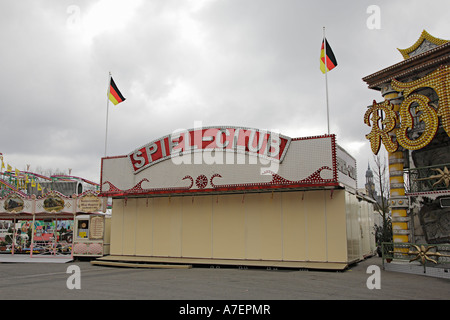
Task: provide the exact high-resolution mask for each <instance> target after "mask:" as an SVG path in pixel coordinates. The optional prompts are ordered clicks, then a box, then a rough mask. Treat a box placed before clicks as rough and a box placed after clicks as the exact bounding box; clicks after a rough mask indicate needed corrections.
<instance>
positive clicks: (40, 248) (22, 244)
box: [0, 191, 107, 260]
mask: <svg viewBox="0 0 450 320" xmlns="http://www.w3.org/2000/svg"><path fill="white" fill-rule="evenodd" d="M105 210H106V199H105V198H101V197H98V194H97V193H96V192H94V191H86V192H84V193H82V194H79V195H73V196H71V197H68V196H65V195H63V194H61V193H59V192H58V191H50V192H48V193H47V194H45V195H43V196H42V197H38V196H36V195H31V196H28V195H27V194H25V193H23V192H19V191H11V192H10V193H9V194H6V195H5V196H4V197H0V220H4V221H5V220H9V221H11V222H12V224H11V226H12V235H11V238H12V239H13V240H12V241H11V243H10V245H9V248H8V249H7V253H10V256H14V255H16V257H17V256H19V254H20V256H21V257H23V254H27V255H29V257H30V258H33V257H43V256H47V257H53V258H65V259H73V257H74V250H73V248H74V243H76V241H75V237H74V234H73V231H74V225H75V224H74V220H76V219H77V217H78V216H79V215H81V214H83V215H88V216H91V215H94V216H96V217H99V218H102V219H105V218H104V216H105V215H104V214H103V213H102V212H105ZM99 218H98V219H99ZM19 222H21V223H20V227H19ZM28 230H30V231H28ZM24 234H27V236H26V237H24V238H25V241H23V240H22V236H23V235H24ZM28 234H29V236H28ZM97 235H98V234H97ZM105 236H107V233H103V237H105ZM104 239H105V238H103V240H101V242H102V245H103V242H104ZM101 252H105V251H104V250H103V249H102V251H101ZM3 253H4V252H3ZM95 256H98V255H95ZM1 258H7V257H6V256H5V255H2V256H1ZM10 260H11V259H10Z"/></svg>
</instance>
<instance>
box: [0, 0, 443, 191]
mask: <svg viewBox="0 0 450 320" xmlns="http://www.w3.org/2000/svg"><path fill="white" fill-rule="evenodd" d="M370 5H376V6H378V8H379V9H380V24H379V27H380V28H379V29H378V28H375V29H371V28H369V27H368V25H367V21H368V20H369V22H373V21H374V20H373V19H372V18H373V17H374V16H373V13H372V12H370V13H367V9H368V7H369V6H370ZM449 9H450V3H449V1H448V0H433V1H427V2H425V1H417V0H416V1H412V0H408V1H406V0H405V1H402V0H391V1H361V0H352V1H336V0H334V1H333V0H322V1H300V0H277V1H275V0H177V1H175V0H145V1H144V0H127V1H113V0H98V1H87V0H85V1H77V0H70V1H64V0H47V1H44V0H42V1H37V0H32V1H31V0H27V1H25V0H21V1H16V0H10V1H8V0H0V10H1V12H2V19H1V20H0V36H1V39H2V45H1V50H0V70H1V72H0V81H1V83H0V90H1V97H2V99H1V116H0V130H1V135H0V139H1V143H0V152H2V153H3V156H4V159H5V162H6V163H8V164H10V165H11V166H12V167H13V168H14V167H16V168H18V169H20V170H26V164H30V165H31V168H30V170H31V171H33V170H35V169H36V168H38V167H41V168H44V169H54V170H56V169H59V170H61V171H65V172H68V171H67V170H68V168H71V169H72V175H75V176H80V177H83V178H87V179H90V180H94V181H96V182H99V181H100V161H101V157H102V156H103V155H104V144H105V124H106V109H107V108H106V105H107V99H106V91H107V84H108V83H107V82H108V72H111V73H112V76H113V78H114V80H115V82H116V84H117V86H118V87H119V89H120V90H121V92H122V94H123V95H124V96H125V97H126V101H125V102H123V103H121V104H119V105H117V106H114V105H113V104H111V103H110V107H109V127H108V130H109V132H108V155H109V156H114V155H124V154H128V153H129V152H131V151H133V150H134V149H136V148H137V147H140V146H142V145H144V144H146V143H147V142H150V141H152V140H154V139H157V138H159V137H161V136H164V135H166V134H170V133H171V132H173V131H174V130H176V129H178V128H186V129H189V128H192V127H194V125H195V123H198V122H201V123H202V125H203V126H213V125H233V126H245V127H253V128H259V129H269V130H277V131H279V132H280V133H282V134H284V135H287V136H290V137H292V138H295V137H305V136H314V135H322V134H326V133H327V114H326V95H325V77H324V75H323V74H322V73H321V72H320V69H319V55H320V46H321V42H322V33H323V27H326V36H327V39H328V42H329V44H330V46H331V48H332V49H333V51H334V54H335V56H336V59H337V61H338V66H337V68H335V69H334V70H332V71H331V72H330V73H329V74H328V86H329V106H330V131H331V133H335V134H336V136H337V142H338V143H339V144H340V145H341V146H342V147H344V148H345V149H346V150H347V151H349V152H350V153H351V154H352V155H353V156H354V157H355V158H356V159H357V163H358V176H359V181H358V186H359V187H363V186H364V173H365V170H366V168H367V163H368V161H370V162H373V158H372V154H371V151H370V146H369V142H368V141H367V140H366V139H365V134H367V133H369V131H370V128H369V127H367V126H366V125H365V124H364V122H363V115H364V112H365V110H366V107H367V106H368V105H370V104H371V103H372V101H373V100H374V99H375V100H377V101H381V100H382V97H381V95H380V93H379V92H377V91H373V90H370V89H368V88H367V86H366V84H365V83H364V82H363V81H362V78H363V77H364V76H367V75H370V74H372V73H374V72H376V71H378V70H381V69H383V68H385V67H388V66H391V65H393V64H395V63H398V62H400V61H402V60H403V58H402V56H401V54H400V53H399V52H398V51H397V48H400V49H404V48H407V47H409V46H411V45H412V44H414V43H415V41H416V40H417V39H418V37H419V36H420V34H421V32H422V30H423V29H425V30H427V31H428V32H429V33H431V34H432V35H434V36H436V37H438V38H442V39H450V18H449V11H450V10H449Z"/></svg>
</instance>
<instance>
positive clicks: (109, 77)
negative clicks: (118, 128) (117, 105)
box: [105, 72, 111, 157]
mask: <svg viewBox="0 0 450 320" xmlns="http://www.w3.org/2000/svg"><path fill="white" fill-rule="evenodd" d="M110 87H111V72H109V76H108V91H107V93H106V133H105V157H106V150H107V144H108V111H109V88H110Z"/></svg>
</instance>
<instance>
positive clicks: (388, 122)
mask: <svg viewBox="0 0 450 320" xmlns="http://www.w3.org/2000/svg"><path fill="white" fill-rule="evenodd" d="M393 108H394V106H393V105H392V104H391V103H390V102H389V101H388V100H386V101H384V102H381V103H377V102H376V101H375V100H374V101H373V105H372V107H370V108H369V109H368V110H367V111H366V113H365V114H364V123H365V124H367V125H368V126H369V127H370V126H371V125H370V121H372V130H371V131H370V133H369V134H366V138H367V139H368V140H369V141H370V147H371V148H372V152H373V153H374V154H378V151H379V150H380V145H381V141H382V142H383V144H384V146H385V147H386V150H387V151H389V152H395V151H396V150H397V149H398V143H397V142H396V141H393V139H392V137H391V136H390V135H389V132H390V131H392V130H393V129H394V128H395V124H396V121H397V114H396V113H395V111H394V110H393ZM379 111H381V112H383V113H384V115H385V118H384V119H383V118H382V117H381V115H380V113H379ZM370 115H372V117H370ZM380 120H381V121H380Z"/></svg>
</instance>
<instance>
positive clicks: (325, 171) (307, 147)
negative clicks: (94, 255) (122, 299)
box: [97, 126, 375, 270]
mask: <svg viewBox="0 0 450 320" xmlns="http://www.w3.org/2000/svg"><path fill="white" fill-rule="evenodd" d="M356 187H357V186H356V161H355V159H354V158H353V157H352V156H351V155H349V154H348V153H347V152H346V151H345V150H344V149H342V148H341V147H340V146H338V145H337V143H336V139H335V136H334V135H324V136H315V137H306V138H290V137H287V136H284V135H281V134H279V133H275V132H270V131H264V130H258V129H252V128H242V127H232V126H220V127H208V128H195V129H190V130H180V131H177V132H175V133H172V134H169V135H167V136H164V137H162V138H160V139H156V140H154V141H152V142H150V143H148V144H146V145H144V146H142V147H139V148H137V149H136V150H134V151H132V152H130V153H129V154H127V155H122V156H113V157H105V158H103V159H102V167H101V191H100V194H101V195H102V196H104V197H112V199H113V210H112V218H111V248H110V255H109V256H105V257H102V258H99V259H97V261H106V262H111V261H122V262H123V261H139V262H141V263H142V262H151V263H174V264H178V263H182V264H186V263H188V264H209V265H212V266H214V265H236V266H263V267H289V268H291V267H292V268H321V269H340V270H342V269H345V268H346V267H347V266H348V265H349V264H350V263H353V262H355V261H359V260H361V259H364V257H366V256H368V255H372V254H373V253H374V252H375V240H374V237H373V234H372V231H373V209H372V203H371V202H370V200H369V199H367V198H365V197H364V196H363V195H360V194H358V192H357V191H356Z"/></svg>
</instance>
